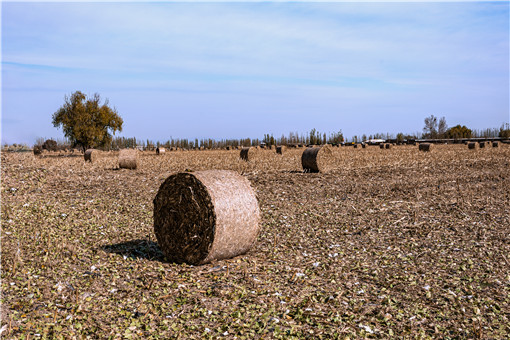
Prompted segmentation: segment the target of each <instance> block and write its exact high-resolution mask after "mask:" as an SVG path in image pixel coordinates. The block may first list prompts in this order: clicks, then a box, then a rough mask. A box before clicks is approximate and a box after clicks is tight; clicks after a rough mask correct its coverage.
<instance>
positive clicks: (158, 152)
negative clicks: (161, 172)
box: [156, 148, 166, 155]
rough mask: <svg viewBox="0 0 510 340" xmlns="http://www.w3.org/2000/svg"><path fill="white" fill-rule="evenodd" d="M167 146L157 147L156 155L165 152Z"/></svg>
mask: <svg viewBox="0 0 510 340" xmlns="http://www.w3.org/2000/svg"><path fill="white" fill-rule="evenodd" d="M165 151H166V150H165V148H156V155H160V154H162V153H165Z"/></svg>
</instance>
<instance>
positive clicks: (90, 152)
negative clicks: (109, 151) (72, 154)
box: [83, 149, 101, 163]
mask: <svg viewBox="0 0 510 340" xmlns="http://www.w3.org/2000/svg"><path fill="white" fill-rule="evenodd" d="M100 156H101V151H100V150H96V149H87V150H85V153H84V154H83V158H84V159H85V162H87V161H88V162H91V163H94V162H95V161H97V160H98V159H99V157H100Z"/></svg>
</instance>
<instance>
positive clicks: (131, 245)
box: [101, 239, 165, 262]
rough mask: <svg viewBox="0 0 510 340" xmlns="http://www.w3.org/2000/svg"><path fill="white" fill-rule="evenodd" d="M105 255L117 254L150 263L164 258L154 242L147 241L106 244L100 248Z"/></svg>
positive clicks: (161, 260) (162, 260)
mask: <svg viewBox="0 0 510 340" xmlns="http://www.w3.org/2000/svg"><path fill="white" fill-rule="evenodd" d="M101 249H102V250H104V251H106V252H107V253H114V254H119V255H122V256H127V257H131V258H141V259H148V260H151V261H160V262H164V261H165V256H164V255H163V252H161V249H159V246H158V244H157V243H156V242H153V241H149V240H142V239H139V240H132V241H127V242H122V243H117V244H107V245H104V246H102V247H101Z"/></svg>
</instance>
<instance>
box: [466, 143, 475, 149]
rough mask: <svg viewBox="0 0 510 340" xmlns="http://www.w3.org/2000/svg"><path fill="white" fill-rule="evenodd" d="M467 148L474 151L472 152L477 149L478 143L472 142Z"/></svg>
mask: <svg viewBox="0 0 510 340" xmlns="http://www.w3.org/2000/svg"><path fill="white" fill-rule="evenodd" d="M467 146H468V149H472V150H474V149H476V143H475V142H470V143H468V145H467Z"/></svg>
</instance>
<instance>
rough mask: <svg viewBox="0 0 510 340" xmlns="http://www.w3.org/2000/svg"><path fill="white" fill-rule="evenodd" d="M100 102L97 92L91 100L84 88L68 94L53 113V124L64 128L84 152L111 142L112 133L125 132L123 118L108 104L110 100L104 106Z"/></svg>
mask: <svg viewBox="0 0 510 340" xmlns="http://www.w3.org/2000/svg"><path fill="white" fill-rule="evenodd" d="M100 103H101V97H100V96H99V94H97V93H96V94H94V96H93V97H92V98H88V99H87V97H86V96H85V95H84V94H83V93H81V92H80V91H76V92H75V93H73V94H72V95H71V96H65V99H64V105H62V106H61V107H60V108H59V109H58V111H56V112H55V113H54V114H53V121H52V122H53V126H54V127H62V129H63V131H64V135H65V136H66V137H67V138H68V139H69V140H70V141H71V143H72V144H73V146H80V147H81V148H82V149H83V150H84V151H85V150H86V149H88V148H92V147H103V146H105V145H109V144H110V143H111V141H112V134H115V132H116V131H122V124H123V120H122V118H121V117H120V116H119V115H118V113H117V110H116V109H115V108H113V109H112V108H110V107H109V106H108V99H106V100H105V102H104V104H103V105H101V104H100Z"/></svg>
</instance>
